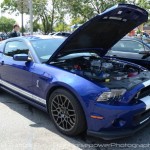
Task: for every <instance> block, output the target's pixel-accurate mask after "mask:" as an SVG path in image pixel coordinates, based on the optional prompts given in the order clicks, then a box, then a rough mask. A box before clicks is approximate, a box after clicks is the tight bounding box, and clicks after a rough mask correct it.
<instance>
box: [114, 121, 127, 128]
mask: <svg viewBox="0 0 150 150" xmlns="http://www.w3.org/2000/svg"><path fill="white" fill-rule="evenodd" d="M125 124H126V121H125V120H123V119H116V120H114V122H113V126H115V127H123V126H124V125H125Z"/></svg>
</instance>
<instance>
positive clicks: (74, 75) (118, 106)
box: [0, 4, 150, 139]
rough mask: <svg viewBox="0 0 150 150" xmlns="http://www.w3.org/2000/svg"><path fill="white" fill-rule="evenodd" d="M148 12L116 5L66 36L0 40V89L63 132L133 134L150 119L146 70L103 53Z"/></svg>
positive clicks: (149, 82) (149, 83)
mask: <svg viewBox="0 0 150 150" xmlns="http://www.w3.org/2000/svg"><path fill="white" fill-rule="evenodd" d="M147 19H148V13H147V12H146V11H145V10H144V9H141V8H139V7H137V6H134V5H129V4H119V5H116V6H114V7H112V8H110V9H108V10H106V11H105V12H103V13H102V14H100V15H97V16H96V17H94V18H92V19H91V20H89V21H88V22H86V23H85V24H84V25H82V26H81V27H79V28H78V29H77V30H76V31H75V32H74V33H73V34H71V35H70V36H69V37H68V38H67V39H65V38H63V37H49V36H28V37H17V38H11V39H8V40H6V41H3V42H1V43H0V88H1V89H3V90H5V91H7V92H10V93H12V94H14V95H16V96H18V97H20V98H22V99H23V100H24V101H26V102H28V103H30V104H32V105H34V106H36V107H38V108H40V109H42V110H44V111H46V112H48V113H49V115H50V116H51V118H52V120H53V122H54V124H55V126H56V127H57V129H58V130H59V131H60V132H62V133H64V134H66V135H72V136H73V135H77V134H80V133H81V132H83V131H87V133H88V134H89V135H92V136H98V137H101V138H103V139H115V138H121V137H125V136H129V135H132V134H133V133H135V132H136V131H138V130H140V129H141V128H142V127H144V126H145V125H147V124H148V123H149V122H150V96H149V93H150V72H149V71H147V70H146V69H145V68H143V67H141V66H139V65H136V64H133V63H129V62H125V61H121V60H117V59H115V58H114V59H113V58H111V57H110V58H109V57H104V56H105V54H106V53H107V51H108V50H109V49H110V48H111V47H112V46H113V45H114V44H115V43H117V42H118V41H119V40H120V39H121V38H122V37H123V36H125V35H126V34H127V33H128V32H129V31H131V30H132V29H134V28H135V27H137V26H139V25H140V24H141V23H143V22H145V21H147Z"/></svg>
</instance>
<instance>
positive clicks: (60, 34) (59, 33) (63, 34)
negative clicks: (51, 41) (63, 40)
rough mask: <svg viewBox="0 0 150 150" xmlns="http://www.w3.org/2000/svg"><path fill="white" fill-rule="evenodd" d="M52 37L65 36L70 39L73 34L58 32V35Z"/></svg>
mask: <svg viewBox="0 0 150 150" xmlns="http://www.w3.org/2000/svg"><path fill="white" fill-rule="evenodd" d="M52 35H54V36H64V37H68V36H70V35H71V33H69V32H57V33H54V34H52Z"/></svg>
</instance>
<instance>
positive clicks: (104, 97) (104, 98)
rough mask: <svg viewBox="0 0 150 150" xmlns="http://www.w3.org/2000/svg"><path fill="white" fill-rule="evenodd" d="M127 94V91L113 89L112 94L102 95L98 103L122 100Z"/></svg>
mask: <svg viewBox="0 0 150 150" xmlns="http://www.w3.org/2000/svg"><path fill="white" fill-rule="evenodd" d="M125 92H126V89H111V91H110V92H104V93H102V94H101V95H100V96H99V98H98V99H97V101H98V102H100V101H107V100H109V99H110V98H113V99H115V98H116V99H118V98H120V97H121V96H122V95H123V94H124V93H125Z"/></svg>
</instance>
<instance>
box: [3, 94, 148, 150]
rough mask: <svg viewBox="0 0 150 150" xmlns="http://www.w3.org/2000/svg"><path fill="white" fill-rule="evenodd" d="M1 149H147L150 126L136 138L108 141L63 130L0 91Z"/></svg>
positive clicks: (33, 109)
mask: <svg viewBox="0 0 150 150" xmlns="http://www.w3.org/2000/svg"><path fill="white" fill-rule="evenodd" d="M0 95H1V96H0V150H20V149H21V150H79V149H83V150H88V149H89V150H91V149H92V150H99V149H100V150H122V149H127V150H133V149H136V150H147V149H150V126H148V127H146V128H144V129H143V130H141V131H140V132H138V133H136V134H135V135H134V136H132V137H128V138H124V139H119V140H113V141H105V140H102V139H99V138H94V137H90V136H87V135H86V134H85V133H84V134H82V135H79V136H76V137H68V136H65V135H62V134H61V133H59V132H58V131H57V130H56V128H55V127H54V125H53V123H52V121H51V120H50V118H49V116H48V115H47V114H46V113H45V112H42V111H40V110H38V109H37V108H35V107H33V106H31V105H29V104H27V103H25V102H23V101H22V100H20V99H19V98H16V97H14V96H12V95H10V94H8V93H5V92H1V93H0Z"/></svg>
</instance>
